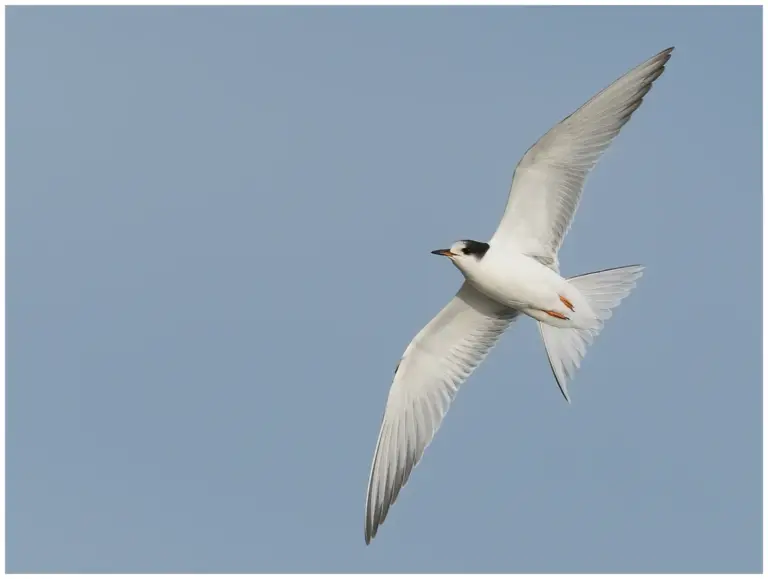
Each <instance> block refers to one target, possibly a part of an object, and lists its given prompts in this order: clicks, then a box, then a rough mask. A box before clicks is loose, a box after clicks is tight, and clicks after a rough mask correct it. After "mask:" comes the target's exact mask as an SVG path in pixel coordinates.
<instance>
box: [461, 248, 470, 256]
mask: <svg viewBox="0 0 768 579" xmlns="http://www.w3.org/2000/svg"><path fill="white" fill-rule="evenodd" d="M461 253H463V254H464V255H469V248H468V247H462V248H461Z"/></svg>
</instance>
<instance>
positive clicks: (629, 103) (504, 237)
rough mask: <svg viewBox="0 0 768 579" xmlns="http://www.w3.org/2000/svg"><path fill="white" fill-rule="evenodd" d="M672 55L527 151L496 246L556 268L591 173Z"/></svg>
mask: <svg viewBox="0 0 768 579" xmlns="http://www.w3.org/2000/svg"><path fill="white" fill-rule="evenodd" d="M672 50H673V48H668V49H666V50H663V51H662V52H660V53H659V54H657V55H656V56H654V57H653V58H651V59H649V60H647V61H646V62H644V63H643V64H641V65H640V66H638V67H636V68H634V69H632V70H631V71H629V72H628V73H626V74H625V75H624V76H622V77H621V78H619V79H618V80H617V81H615V82H614V83H613V84H611V85H610V86H609V87H607V88H606V89H604V90H602V91H601V92H599V93H598V94H597V95H595V96H594V97H592V98H591V99H590V100H589V101H588V102H587V103H586V104H584V105H583V106H582V107H581V108H580V109H578V110H577V111H576V112H574V113H573V114H571V115H570V116H568V117H566V118H565V119H564V120H563V121H561V122H560V123H558V124H557V125H555V126H554V127H553V128H552V129H550V130H549V132H548V133H547V134H545V135H544V136H543V137H542V138H541V139H539V141H538V142H537V143H536V144H535V145H533V147H531V148H530V149H528V151H527V152H526V154H525V155H524V156H523V158H522V160H521V161H520V163H519V164H518V166H517V168H516V169H515V174H514V177H513V178H512V186H511V188H510V191H509V200H508V201H507V206H506V209H505V211H504V215H503V217H502V218H501V223H500V224H499V227H498V229H497V230H496V233H495V234H494V236H493V238H492V239H491V245H492V246H497V245H503V244H507V245H510V246H512V247H514V249H515V250H516V251H522V252H523V253H527V254H529V255H532V256H535V257H538V258H539V259H541V260H542V261H548V262H549V263H548V265H550V266H552V267H554V269H557V252H558V250H559V249H560V245H561V244H562V242H563V238H564V237H565V234H566V233H567V232H568V228H569V227H570V224H571V221H572V220H573V214H574V213H575V212H576V208H577V207H578V204H579V199H580V198H581V192H582V189H583V188H584V181H585V180H586V178H587V175H588V173H589V171H590V170H591V169H592V168H593V167H594V166H595V164H596V163H597V161H598V160H599V159H600V156H601V155H602V154H603V152H604V151H605V150H606V149H607V148H608V146H609V145H610V144H611V141H612V140H613V138H614V137H615V136H616V135H617V134H618V133H619V131H620V130H621V128H622V127H623V126H624V125H625V124H626V123H627V121H628V120H629V118H630V117H631V116H632V113H633V112H635V111H636V110H637V108H638V107H639V106H640V104H641V103H642V102H643V97H644V96H645V95H646V94H647V93H648V91H649V90H651V85H652V84H653V81H655V80H656V79H657V78H659V76H661V73H663V72H664V65H665V64H666V62H667V61H668V60H669V58H670V56H671V54H672Z"/></svg>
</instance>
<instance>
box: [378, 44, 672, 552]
mask: <svg viewBox="0 0 768 579" xmlns="http://www.w3.org/2000/svg"><path fill="white" fill-rule="evenodd" d="M673 49H674V47H672V48H668V49H666V50H663V51H661V52H660V53H658V54H657V55H656V56H654V57H652V58H650V59H649V60H647V61H646V62H644V63H643V64H641V65H639V66H637V67H635V68H634V69H632V70H630V71H629V72H628V73H626V74H625V75H624V76H622V77H620V78H619V79H618V80H616V81H615V82H614V83H613V84H611V85H610V86H608V87H607V88H605V89H603V90H602V91H601V92H599V93H598V94H596V95H595V96H594V97H592V98H591V99H590V100H589V101H587V102H586V103H585V104H584V105H582V106H581V108H579V109H578V110H576V111H575V112H574V113H573V114H571V115H569V116H568V117H566V118H565V119H563V120H562V121H561V122H560V123H558V124H557V125H555V126H554V127H553V128H552V129H550V130H549V132H547V133H546V134H545V135H544V136H543V137H541V139H539V140H538V141H537V142H536V143H535V144H534V145H533V146H532V147H531V148H530V149H528V151H527V152H526V153H525V155H524V156H523V158H522V159H521V160H520V162H519V163H518V165H517V167H516V168H515V172H514V175H513V177H512V185H511V188H510V191H509V198H508V201H507V205H506V208H505V211H504V215H503V216H502V218H501V223H500V224H499V227H498V229H497V230H496V232H495V233H494V234H493V237H491V239H490V240H489V241H488V242H483V241H474V240H462V241H457V242H455V243H454V244H453V245H452V246H451V247H450V248H448V249H438V250H435V251H433V252H432V253H434V254H437V255H441V256H445V257H447V258H448V259H450V260H451V262H452V263H453V265H455V266H456V267H457V268H458V269H459V271H460V272H461V273H462V274H463V276H464V283H463V284H462V286H461V288H460V289H459V291H458V293H457V294H456V296H455V297H454V298H453V299H452V300H451V301H450V302H449V303H448V305H446V306H445V307H444V308H443V309H442V311H440V313H438V314H437V316H436V317H435V318H434V319H432V321H430V322H429V323H428V324H427V325H426V326H425V327H424V328H423V329H422V330H421V331H420V332H419V333H418V334H417V335H416V337H415V338H414V339H413V340H412V341H411V343H410V344H409V345H408V347H407V348H406V349H405V352H404V353H403V355H402V357H401V359H400V362H399V363H398V365H397V368H396V369H395V377H394V380H393V382H392V386H391V388H390V391H389V396H388V398H387V404H386V409H385V411H384V417H383V419H382V423H381V430H380V431H379V437H378V441H377V443H376V451H375V453H374V457H373V464H372V466H371V473H370V478H369V481H368V493H367V499H366V506H365V542H366V544H369V543H370V542H371V539H373V537H375V536H376V533H377V531H378V529H379V526H380V525H381V524H382V523H383V522H384V519H385V518H386V516H387V513H388V511H389V508H390V507H391V506H392V504H393V503H394V502H395V500H396V499H397V496H398V494H399V493H400V490H401V489H402V488H403V486H404V485H405V484H406V483H407V482H408V478H409V476H410V474H411V471H412V470H413V468H414V467H415V466H416V465H417V464H418V462H419V461H420V460H421V457H422V456H423V454H424V450H425V449H426V447H427V446H428V445H429V443H430V442H431V441H432V439H433V437H434V435H435V432H436V431H437V429H438V428H439V426H440V423H441V422H442V420H443V417H444V416H445V413H446V412H447V410H448V407H449V405H450V403H451V402H452V401H453V398H454V397H455V395H456V392H457V391H458V389H459V387H460V386H461V384H462V383H463V382H464V381H465V380H466V379H467V378H468V377H469V375H470V374H471V373H472V372H473V371H474V369H475V368H477V366H478V365H479V364H480V363H481V362H482V361H483V359H485V357H486V356H487V355H488V352H489V351H490V350H491V348H493V346H494V345H495V344H496V342H497V341H498V339H499V337H500V336H501V335H502V334H503V333H504V331H505V330H506V329H507V328H508V327H509V326H510V324H512V322H514V321H515V320H516V319H517V318H519V317H520V315H521V314H525V315H527V316H529V317H531V318H533V319H534V320H536V321H537V322H538V325H539V330H540V333H541V337H542V340H543V342H544V347H545V349H546V353H547V357H548V358H549V364H550V366H551V368H552V373H553V374H554V377H555V381H556V382H557V385H558V387H559V388H560V391H561V392H562V395H563V396H564V397H565V399H566V400H567V401H568V402H570V397H569V394H568V381H569V380H570V379H572V378H573V376H574V374H575V372H576V370H577V369H578V367H579V365H580V363H581V360H582V359H583V357H584V355H585V353H586V350H587V347H588V346H589V345H590V344H591V343H592V341H593V339H594V338H595V337H596V336H597V335H598V334H599V333H600V331H601V330H602V328H603V324H604V322H605V321H606V320H607V319H608V318H610V317H611V311H612V310H613V309H614V308H615V307H616V306H618V305H619V303H620V302H621V301H622V300H623V299H624V298H626V297H627V295H629V292H630V291H631V290H632V289H633V288H634V287H635V283H636V281H637V280H638V278H640V276H641V275H642V271H643V267H642V266H639V265H630V266H625V267H618V268H612V269H605V270H602V271H597V272H593V273H587V274H584V275H579V276H576V277H571V278H568V279H566V278H564V277H562V276H561V275H560V273H559V270H560V266H559V262H558V251H559V250H560V246H561V244H562V242H563V238H564V237H565V235H566V233H567V232H568V229H569V227H570V225H571V221H572V220H573V215H574V213H575V212H576V208H577V206H578V204H579V199H580V197H581V192H582V189H583V188H584V182H585V180H586V178H587V175H588V174H589V172H590V170H591V169H592V168H593V167H594V166H595V164H596V163H597V161H598V160H599V158H600V156H601V155H602V154H603V152H604V151H605V150H606V149H607V148H608V146H609V145H610V144H611V141H612V140H613V139H614V137H616V135H617V134H618V133H619V131H620V130H621V128H622V127H623V126H624V125H625V124H626V123H627V121H628V120H629V118H630V117H631V116H632V113H634V112H635V111H636V110H637V108H638V107H639V106H640V104H641V103H642V102H643V97H645V95H646V94H647V93H648V91H649V90H650V89H651V86H652V84H653V82H654V81H655V80H656V79H657V78H659V76H661V74H662V73H663V72H664V67H665V65H666V63H667V61H668V60H669V58H670V56H671V54H672V50H673Z"/></svg>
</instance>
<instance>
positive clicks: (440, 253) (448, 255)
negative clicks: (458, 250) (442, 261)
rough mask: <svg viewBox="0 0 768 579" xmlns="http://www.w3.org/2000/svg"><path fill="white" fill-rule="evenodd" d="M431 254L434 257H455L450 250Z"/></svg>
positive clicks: (439, 250)
mask: <svg viewBox="0 0 768 579" xmlns="http://www.w3.org/2000/svg"><path fill="white" fill-rule="evenodd" d="M432 253H433V254H435V255H444V256H445V257H453V256H454V255H455V254H454V253H452V252H451V250H450V249H436V250H435V251H433V252H432Z"/></svg>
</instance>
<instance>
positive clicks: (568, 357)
mask: <svg viewBox="0 0 768 579" xmlns="http://www.w3.org/2000/svg"><path fill="white" fill-rule="evenodd" d="M642 275H643V266H641V265H627V266H624V267H617V268H614V269H606V270H603V271H596V272H594V273H586V274H584V275H578V276H576V277H572V278H570V279H569V280H568V282H569V283H570V284H571V285H573V286H574V287H575V288H576V289H578V290H579V291H580V292H581V294H582V295H583V296H584V297H585V298H586V300H587V301H588V302H589V305H590V306H591V307H592V310H593V311H594V312H595V315H596V316H597V323H596V324H595V326H593V327H592V328H591V329H589V330H577V329H571V328H555V327H554V326H550V325H548V324H544V323H541V322H539V330H540V331H541V337H542V339H543V340H544V347H545V348H546V350H547V357H548V358H549V365H550V366H551V367H552V373H553V374H554V375H555V380H557V385H558V386H559V387H560V391H561V392H562V393H563V396H565V399H566V400H567V401H568V402H570V401H571V399H570V398H569V396H568V380H570V379H572V378H573V376H574V375H575V374H576V370H577V369H578V368H579V366H580V365H581V360H582V359H583V358H584V355H585V354H586V352H587V347H589V346H590V345H591V344H592V341H593V340H594V339H595V338H596V337H597V335H598V334H599V333H600V331H601V330H602V329H603V324H604V322H605V321H606V320H607V319H608V318H610V317H611V315H612V310H613V309H614V308H615V307H616V306H618V305H619V304H620V303H621V300H623V299H624V298H625V297H627V296H628V295H629V292H631V291H632V289H633V288H634V287H635V283H636V282H637V280H638V279H639V278H640V276H642Z"/></svg>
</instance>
